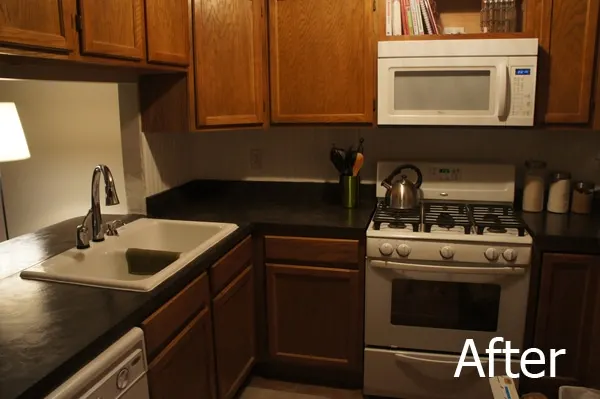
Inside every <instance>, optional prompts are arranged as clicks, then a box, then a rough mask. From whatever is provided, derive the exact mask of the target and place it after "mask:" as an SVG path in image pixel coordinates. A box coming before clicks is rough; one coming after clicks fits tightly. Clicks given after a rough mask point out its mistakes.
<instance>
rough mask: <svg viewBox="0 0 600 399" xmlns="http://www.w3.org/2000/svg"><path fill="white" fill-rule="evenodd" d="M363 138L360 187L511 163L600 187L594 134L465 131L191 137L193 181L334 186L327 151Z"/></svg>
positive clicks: (599, 143) (599, 137) (598, 139)
mask: <svg viewBox="0 0 600 399" xmlns="http://www.w3.org/2000/svg"><path fill="white" fill-rule="evenodd" d="M360 136H363V137H364V138H365V144H364V145H365V159H366V164H365V167H364V169H363V172H362V173H361V175H362V177H363V180H373V179H375V173H376V162H377V161H378V160H383V159H390V160H396V159H397V160H413V159H416V160H418V159H434V160H440V159H446V160H452V159H455V160H466V161H485V162H510V163H514V164H517V165H522V164H523V163H524V162H525V160H527V159H530V158H538V159H543V160H546V161H547V162H548V165H549V168H551V169H565V170H568V171H570V172H572V174H573V177H574V178H576V179H589V180H593V181H596V182H598V183H600V173H599V172H600V163H599V162H598V161H597V160H596V157H597V156H598V154H599V153H600V132H582V131H556V130H554V131H543V130H533V129H505V128H493V129H489V128H488V129H466V128H452V129H444V128H436V129H431V128H418V129H416V128H379V129H372V128H363V129H323V128H318V129H314V128H286V129H283V128H274V129H271V130H269V131H267V132H260V131H236V132H216V133H203V134H192V135H190V138H189V140H190V143H191V144H190V147H191V148H193V151H195V152H197V153H198V154H202V155H201V156H197V157H195V158H194V159H193V166H192V167H193V169H194V170H195V177H196V178H216V179H230V180H238V179H242V180H298V181H324V180H325V181H337V177H336V176H337V175H336V171H335V169H334V168H333V166H332V165H331V163H330V162H329V149H330V147H331V145H332V143H335V144H336V145H337V146H342V147H345V148H346V147H348V146H349V145H350V144H354V146H355V148H356V145H357V143H358V138H359V137H360ZM252 149H261V150H262V157H263V160H262V169H261V170H252V169H251V168H250V151H251V150H252Z"/></svg>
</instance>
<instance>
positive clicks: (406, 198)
mask: <svg viewBox="0 0 600 399" xmlns="http://www.w3.org/2000/svg"><path fill="white" fill-rule="evenodd" d="M405 169H411V170H414V171H415V172H416V174H417V181H416V182H414V183H413V182H412V181H410V180H408V179H407V178H406V175H401V177H402V179H401V180H398V181H396V182H395V183H394V184H393V185H392V180H393V179H394V177H396V175H398V174H400V172H402V171H403V170H405ZM421 183H423V174H422V173H421V171H420V170H419V168H417V167H416V166H414V165H410V164H405V165H400V166H398V167H397V168H396V169H394V171H393V172H392V173H390V175H389V176H388V177H387V178H385V179H383V181H382V182H381V185H382V186H383V187H385V188H386V189H387V192H386V194H385V199H386V203H387V205H388V206H389V207H390V208H394V209H413V208H416V207H418V206H419V203H420V193H419V187H421Z"/></svg>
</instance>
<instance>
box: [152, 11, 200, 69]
mask: <svg viewBox="0 0 600 399" xmlns="http://www.w3.org/2000/svg"><path fill="white" fill-rule="evenodd" d="M189 20H190V19H189V6H188V0H146V35H147V39H146V41H147V44H146V45H147V46H148V61H149V62H156V63H163V64H173V65H188V64H189V62H190V24H189Z"/></svg>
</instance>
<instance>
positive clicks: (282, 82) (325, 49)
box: [269, 0, 375, 123]
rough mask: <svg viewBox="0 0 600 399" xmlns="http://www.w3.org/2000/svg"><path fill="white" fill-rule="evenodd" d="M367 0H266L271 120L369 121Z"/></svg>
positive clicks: (370, 25)
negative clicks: (267, 0)
mask: <svg viewBox="0 0 600 399" xmlns="http://www.w3.org/2000/svg"><path fill="white" fill-rule="evenodd" d="M371 7H372V1H370V0H346V1H331V0H270V2H269V28H270V31H269V41H270V43H269V44H270V63H271V69H270V70H271V120H272V121H273V122H274V123H285V122H291V123H294V122H316V123H324V122H333V123H335V122H371V121H372V119H373V86H374V84H375V76H374V73H373V67H374V63H375V59H374V57H373V53H372V45H373V42H374V32H373V23H372V13H373V11H372V8H371Z"/></svg>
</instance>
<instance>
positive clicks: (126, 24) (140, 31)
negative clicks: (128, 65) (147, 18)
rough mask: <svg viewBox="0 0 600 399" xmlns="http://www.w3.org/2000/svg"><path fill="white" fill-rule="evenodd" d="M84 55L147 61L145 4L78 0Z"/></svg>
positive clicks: (136, 0)
mask: <svg viewBox="0 0 600 399" xmlns="http://www.w3.org/2000/svg"><path fill="white" fill-rule="evenodd" d="M79 1H80V3H79V6H80V12H81V19H82V27H81V30H82V32H81V51H82V53H84V54H91V55H99V56H107V57H117V58H127V59H132V60H141V59H142V58H144V7H143V4H142V2H143V0H102V1H98V0H79Z"/></svg>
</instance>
